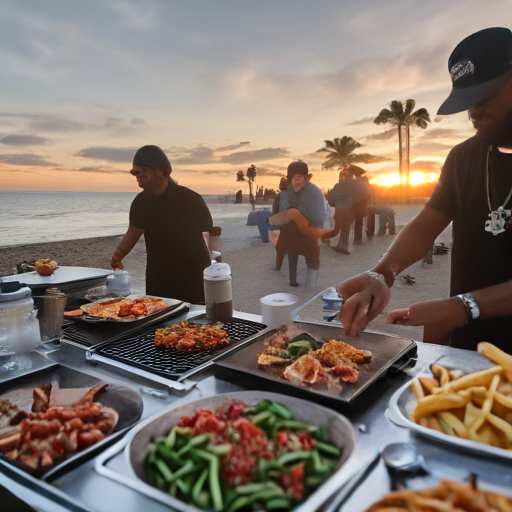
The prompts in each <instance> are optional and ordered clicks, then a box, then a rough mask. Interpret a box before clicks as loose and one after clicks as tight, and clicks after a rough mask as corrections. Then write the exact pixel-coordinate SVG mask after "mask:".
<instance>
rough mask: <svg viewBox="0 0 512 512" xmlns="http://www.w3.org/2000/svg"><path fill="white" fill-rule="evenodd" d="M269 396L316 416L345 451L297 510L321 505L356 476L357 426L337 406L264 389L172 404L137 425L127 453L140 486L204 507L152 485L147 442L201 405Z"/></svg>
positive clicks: (168, 499) (165, 498) (298, 413)
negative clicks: (146, 465)
mask: <svg viewBox="0 0 512 512" xmlns="http://www.w3.org/2000/svg"><path fill="white" fill-rule="evenodd" d="M265 399H267V400H271V401H274V402H277V403H280V404H283V405H285V406H286V407H288V409H289V410H290V411H291V412H292V413H293V416H294V417H295V418H296V419H298V420H299V421H311V418H314V423H315V424H316V425H318V426H322V427H324V428H325V429H326V430H327V433H328V434H329V436H330V438H331V440H332V442H333V443H334V444H336V446H338V447H339V448H341V450H342V455H341V457H340V459H339V462H338V464H337V466H336V468H335V472H334V473H333V474H332V476H331V477H330V478H329V479H328V480H326V481H325V482H324V483H323V484H321V486H320V487H318V488H317V489H316V491H314V492H313V493H312V494H310V495H309V497H308V498H307V499H306V500H305V501H303V502H302V503H301V504H300V505H299V506H298V507H297V508H295V509H294V510H295V511H296V512H298V511H302V512H306V511H310V510H315V509H317V508H318V507H319V506H320V505H321V504H322V503H323V502H324V501H325V500H326V499H327V498H328V497H329V496H330V495H331V494H332V493H333V492H335V491H336V490H337V489H338V488H339V487H340V486H341V485H343V484H344V483H345V482H346V481H347V480H348V479H349V478H350V477H351V476H352V472H353V468H351V464H349V460H351V459H352V457H353V454H354V450H355V447H356V442H357V436H356V433H355V430H354V427H353V426H352V424H351V423H350V422H349V421H348V420H347V419H346V418H345V417H344V416H342V415H341V414H339V413H337V412H335V411H333V410H330V409H327V408H325V407H322V406H319V405H317V404H314V403H311V402H307V401H304V400H301V399H298V398H293V397H288V396H284V395H279V394H276V393H268V392H263V391H241V392H233V393H225V394H220V395H216V396H212V397H208V398H203V399H201V400H198V401H195V402H192V403H187V404H185V405H182V406H179V407H176V405H172V406H170V407H168V408H166V409H164V410H163V411H160V412H158V413H157V414H156V415H153V416H151V417H150V418H147V419H146V420H145V421H143V422H141V423H140V424H139V425H137V427H135V428H134V429H133V430H132V431H131V432H130V433H129V434H128V439H127V442H128V444H127V446H126V449H125V457H126V460H127V462H128V466H129V468H130V471H131V473H132V476H133V478H134V480H135V482H136V486H137V489H138V490H139V491H140V492H143V493H144V494H146V495H147V496H150V497H151V498H154V499H155V500H158V501H160V502H162V503H165V504H167V505H169V506H171V507H173V508H175V509H177V510H182V511H184V512H198V511H200V509H198V508H196V507H195V506H192V505H187V504H185V503H183V502H182V501H181V500H178V499H176V498H174V497H172V496H170V495H169V494H168V493H164V492H162V491H160V490H159V489H157V488H156V487H154V486H153V485H150V480H149V478H148V477H147V475H146V474H145V472H144V463H145V459H146V450H145V447H146V445H147V444H148V442H150V441H151V440H152V439H154V438H155V437H159V436H162V435H164V434H167V432H168V431H169V430H170V429H171V428H172V427H173V426H175V425H176V424H177V423H178V422H179V420H180V418H181V417H182V416H193V415H194V413H195V412H196V411H198V410H200V409H210V410H214V409H216V408H217V407H219V406H221V405H224V404H225V403H226V402H227V401H230V400H231V401H233V400H241V401H243V402H244V403H245V404H246V405H247V406H251V405H255V404H257V403H259V402H261V401H262V400H265ZM349 468H350V469H349Z"/></svg>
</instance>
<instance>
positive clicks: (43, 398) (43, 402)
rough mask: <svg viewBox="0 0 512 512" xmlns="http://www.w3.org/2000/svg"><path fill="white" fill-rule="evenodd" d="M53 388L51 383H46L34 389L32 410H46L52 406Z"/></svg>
mask: <svg viewBox="0 0 512 512" xmlns="http://www.w3.org/2000/svg"><path fill="white" fill-rule="evenodd" d="M51 390H52V385H51V384H46V385H45V386H41V387H40V388H34V391H32V398H33V399H34V402H33V403H32V412H46V410H47V409H48V407H50V392H51Z"/></svg>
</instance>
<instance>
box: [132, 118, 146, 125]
mask: <svg viewBox="0 0 512 512" xmlns="http://www.w3.org/2000/svg"><path fill="white" fill-rule="evenodd" d="M132 124H133V125H134V126H145V125H147V124H148V123H146V121H144V119H141V118H140V117H134V118H133V119H132Z"/></svg>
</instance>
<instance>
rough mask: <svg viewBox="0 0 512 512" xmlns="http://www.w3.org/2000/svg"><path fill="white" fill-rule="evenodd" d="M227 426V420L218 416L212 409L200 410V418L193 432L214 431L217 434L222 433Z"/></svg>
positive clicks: (195, 433)
mask: <svg viewBox="0 0 512 512" xmlns="http://www.w3.org/2000/svg"><path fill="white" fill-rule="evenodd" d="M225 428H226V422H225V421H222V420H220V419H219V418H217V416H216V415H215V414H213V413H212V412H211V411H208V410H206V409H205V410H203V411H199V415H198V418H197V420H196V422H195V424H194V426H193V427H192V434H193V435H197V434H206V433H208V432H213V433H215V434H222V433H223V432H224V429H225Z"/></svg>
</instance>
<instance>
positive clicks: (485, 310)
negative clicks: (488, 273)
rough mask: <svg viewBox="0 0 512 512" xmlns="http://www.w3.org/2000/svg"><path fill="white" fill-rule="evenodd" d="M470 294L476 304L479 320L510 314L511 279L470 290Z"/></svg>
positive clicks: (511, 298)
mask: <svg viewBox="0 0 512 512" xmlns="http://www.w3.org/2000/svg"><path fill="white" fill-rule="evenodd" d="M471 295H473V297H474V299H475V301H476V303H477V304H478V308H479V309H480V319H481V320H485V319H486V318H496V317H500V316H512V280H511V281H505V282H504V283H501V284H497V285H494V286H489V287H488V288H481V289H480V290H475V291H472V292H471Z"/></svg>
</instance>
